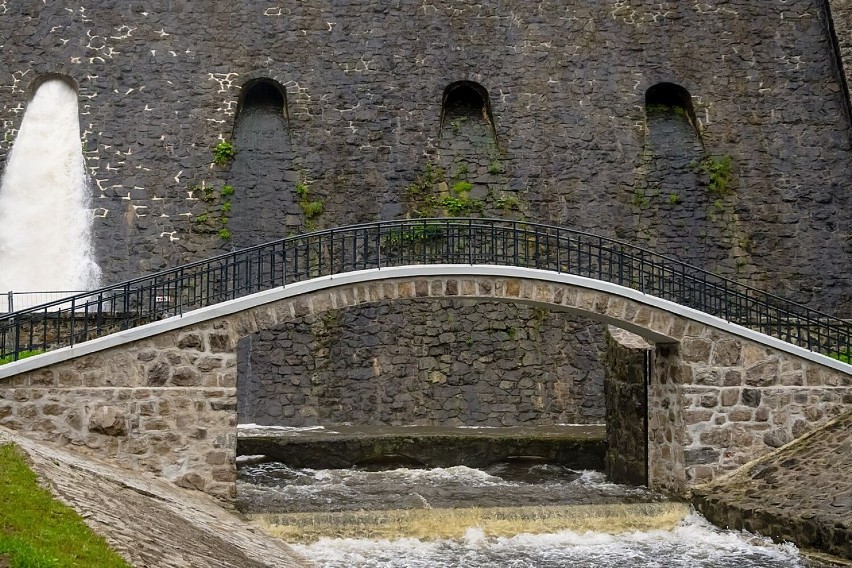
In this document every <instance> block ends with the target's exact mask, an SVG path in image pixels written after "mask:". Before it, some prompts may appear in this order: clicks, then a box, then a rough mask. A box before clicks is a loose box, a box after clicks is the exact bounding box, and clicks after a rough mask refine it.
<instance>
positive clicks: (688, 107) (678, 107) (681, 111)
mask: <svg viewBox="0 0 852 568" xmlns="http://www.w3.org/2000/svg"><path fill="white" fill-rule="evenodd" d="M645 115H646V117H647V119H648V122H649V124H650V122H651V121H652V120H655V119H657V118H665V117H669V118H673V119H677V120H679V121H682V122H686V123H687V124H688V125H689V126H690V127H691V128H692V130H693V133H694V134H695V135H696V136H697V135H698V129H697V124H698V122H697V121H696V120H695V109H694V108H693V106H692V96H691V95H690V94H689V91H687V90H686V89H684V88H683V87H681V86H680V85H676V84H675V83H657V84H656V85H653V86H651V87H650V88H649V89H648V90H647V91H645Z"/></svg>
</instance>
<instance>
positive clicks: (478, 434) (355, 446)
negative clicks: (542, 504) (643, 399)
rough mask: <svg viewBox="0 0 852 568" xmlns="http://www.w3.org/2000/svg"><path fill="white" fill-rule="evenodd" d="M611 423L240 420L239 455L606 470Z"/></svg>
mask: <svg viewBox="0 0 852 568" xmlns="http://www.w3.org/2000/svg"><path fill="white" fill-rule="evenodd" d="M605 438H606V426H603V425H582V426H575V425H570V426H536V427H509V428H465V427H435V426H412V427H391V426H379V427H369V426H333V427H328V428H321V427H317V428H278V429H275V428H270V427H256V428H255V427H245V426H241V428H240V429H239V434H238V438H237V455H239V456H247V455H263V456H266V457H267V459H269V460H270V461H277V462H281V463H283V464H285V465H287V466H290V467H297V468H315V469H329V468H348V467H353V466H365V465H370V464H382V463H398V464H400V465H406V466H422V467H451V466H457V465H464V466H468V467H483V466H488V465H491V464H494V463H498V462H505V461H510V460H514V459H520V458H523V459H539V460H541V461H543V462H547V463H552V464H559V465H563V466H566V467H570V468H573V469H592V470H602V469H603V468H604V457H605V454H606V442H605Z"/></svg>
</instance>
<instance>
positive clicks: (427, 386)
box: [237, 298, 652, 484]
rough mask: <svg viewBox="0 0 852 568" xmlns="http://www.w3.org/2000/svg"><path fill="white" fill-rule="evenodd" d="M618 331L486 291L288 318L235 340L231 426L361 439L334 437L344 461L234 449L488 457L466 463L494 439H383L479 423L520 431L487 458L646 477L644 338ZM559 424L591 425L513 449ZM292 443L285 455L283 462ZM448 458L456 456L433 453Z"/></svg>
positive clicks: (364, 456)
mask: <svg viewBox="0 0 852 568" xmlns="http://www.w3.org/2000/svg"><path fill="white" fill-rule="evenodd" d="M625 333H627V332H622V331H621V330H618V332H616V331H615V330H614V329H613V330H610V329H608V327H607V326H606V325H605V324H603V323H601V322H598V321H595V320H594V319H591V318H589V317H588V314H585V315H582V316H578V315H577V314H572V313H569V312H567V311H565V310H560V309H558V308H556V307H554V306H545V305H542V304H533V303H528V302H523V301H504V300H498V301H493V300H486V299H480V300H472V299H465V300H458V299H452V298H446V299H440V300H430V299H399V298H398V299H394V300H389V301H383V302H370V303H365V304H358V305H355V306H351V307H348V308H345V309H335V308H333V309H328V310H325V311H322V312H317V313H310V314H306V315H303V316H301V317H297V318H293V319H291V320H289V321H287V322H283V323H280V324H278V325H275V326H272V327H269V328H267V329H264V330H262V331H258V332H256V333H253V334H251V335H248V336H246V337H243V338H242V339H241V340H240V342H239V346H238V349H237V353H238V361H237V367H238V368H237V371H238V374H237V393H238V399H239V400H238V407H237V408H238V419H239V423H240V424H257V425H263V426H279V427H286V428H302V429H305V428H307V429H310V428H318V427H322V428H325V429H327V430H331V431H335V432H338V433H340V432H343V433H344V434H345V433H346V432H349V431H350V430H352V431H353V432H361V433H362V435H363V436H364V440H362V442H361V443H360V444H355V447H352V446H350V445H346V444H344V445H343V447H344V448H346V449H345V450H341V451H340V452H339V453H338V454H337V456H338V457H337V458H336V459H341V460H342V459H343V458H341V457H340V456H343V455H347V456H350V457H349V458H348V459H349V460H350V461H349V462H346V461H326V460H328V459H329V458H327V457H326V454H328V453H329V452H328V451H327V449H321V448H320V446H315V445H313V444H314V443H315V442H313V441H312V442H311V444H312V445H311V446H310V447H308V446H300V448H302V449H300V450H296V449H295V448H293V449H292V450H286V449H284V448H279V449H275V450H270V448H269V446H266V447H265V448H263V449H261V448H259V447H258V446H256V445H254V444H256V442H255V441H252V440H250V439H241V447H240V448H239V453H245V454H256V453H265V454H267V455H270V454H272V455H276V456H278V458H280V461H285V462H289V463H290V465H292V466H293V467H314V468H316V467H320V468H322V467H334V468H337V467H351V466H365V465H366V464H369V463H376V464H378V463H382V462H387V463H398V464H402V463H405V462H406V461H408V462H410V463H412V464H415V465H416V464H421V465H428V466H430V467H448V466H451V465H468V466H471V467H484V466H485V465H489V464H486V463H480V462H477V461H475V460H477V459H479V457H478V456H479V455H481V454H490V455H492V456H500V455H502V454H500V452H501V451H504V450H505V448H503V447H502V446H501V443H502V442H494V445H493V447H492V448H490V449H489V448H488V442H483V441H475V440H474V441H468V442H466V443H467V444H468V445H469V446H470V447H463V443H462V442H459V441H458V440H455V441H448V442H446V443H447V444H450V446H448V447H452V448H453V449H452V451H450V450H447V449H446V448H445V449H444V450H443V451H441V452H438V454H439V455H436V454H435V452H433V451H432V450H431V449H430V448H428V447H417V444H408V445H404V446H401V447H396V446H394V445H393V443H391V442H388V439H389V438H388V437H389V436H392V435H393V433H394V432H396V433H398V432H399V431H400V430H399V428H400V427H405V428H406V429H405V432H407V434H406V435H407V436H409V438H413V437H415V436H417V435H420V434H415V432H417V431H418V430H417V429H418V428H420V429H429V431H430V432H431V433H432V434H435V429H438V430H439V431H440V432H444V433H450V432H453V428H474V429H475V430H476V429H479V428H487V429H490V430H489V431H490V432H492V433H494V434H495V436H498V437H499V435H503V434H501V433H502V432H513V434H512V435H518V433H523V434H524V435H525V436H526V438H525V439H527V440H528V442H527V446H524V445H523V444H520V443H519V444H516V446H517V447H516V448H514V449H512V450H508V453H507V454H506V455H503V456H502V458H500V459H498V458H497V457H494V459H495V461H502V459H506V460H517V459H521V458H524V459H527V458H535V459H540V460H543V461H545V462H547V461H552V462H553V463H563V465H565V464H566V463H571V464H573V465H574V467H579V466H577V464H582V469H600V470H604V469H606V470H608V471H611V472H612V473H611V476H614V478H615V479H616V480H618V481H619V482H632V483H636V484H646V483H647V437H646V436H647V402H646V397H647V393H646V390H645V387H646V384H647V377H646V376H645V375H644V374H642V373H644V372H645V371H647V370H648V365H647V359H646V358H647V357H650V355H649V349H652V347H650V346H649V345H648V344H646V343H643V342H641V340H639V342H640V343H641V347H639V348H636V347H635V346H631V345H629V344H625V343H624V342H623V340H622V337H623V336H624V334H625ZM634 339H637V340H638V338H635V336H634ZM626 354H629V355H630V358H629V363H626V362H625V361H627V359H626V358H625V357H626ZM616 361H618V362H617V363H616ZM626 396H629V397H630V398H629V399H627V398H624V399H623V400H622V399H620V398H619V397H626ZM622 420H628V421H629V422H630V423H629V424H626V423H625V424H621V423H620V421H622ZM566 424H572V425H581V424H585V425H586V426H587V428H591V429H592V430H593V431H594V432H598V434H594V436H599V438H597V439H598V440H599V442H598V444H599V445H590V446H588V447H587V448H585V449H584V450H580V451H587V452H588V455H585V456H582V457H578V456H576V455H573V454H571V455H570V456H569V455H568V454H553V453H551V454H548V453H547V452H548V451H550V450H552V449H553V447H552V446H547V447H545V446H544V445H542V446H538V447H535V449H533V450H530V451H522V450H519V449H518V447H522V446H523V447H534V446H535V444H537V443H540V440H541V439H545V438H546V437H547V436H552V435H566V436H567V434H566V432H567V431H568V430H570V428H565V427H560V425H566ZM604 425H605V426H604ZM412 428H414V429H413V430H412ZM475 430H474V431H475ZM470 431H471V430H467V432H470ZM455 432H456V433H458V432H465V430H455ZM560 432H561V433H560ZM379 434H381V436H382V437H383V438H382V440H383V441H382V442H381V444H379V445H374V444H373V442H371V438H370V436H373V435H377V436H378V435H379ZM448 435H449V434H448ZM505 435H508V434H505ZM604 437H605V438H604ZM604 439H606V440H607V442H606V443H605V442H604ZM288 443H289V442H288ZM335 443H337V442H335ZM371 444H373V445H371ZM607 444H608V445H609V446H610V447H612V448H613V450H612V451H611V452H609V454H611V455H608V454H607V452H606V450H605V447H606V445H607ZM335 447H339V446H335ZM376 448H379V449H378V450H377V449H376ZM335 451H337V450H335ZM377 452H378V453H377ZM536 452H540V453H538V454H536ZM294 453H298V454H300V457H299V458H298V460H299V461H291V460H295V459H296V458H294V457H293V456H292V454H294ZM453 453H455V454H456V455H455V456H452V455H450V454H453ZM453 459H456V460H458V463H453V462H452V461H441V460H453ZM311 460H317V461H311ZM470 460H473V461H470ZM560 460H566V461H562V462H560ZM570 460H574V461H570ZM275 461H278V459H276V460H275ZM569 467H570V466H569Z"/></svg>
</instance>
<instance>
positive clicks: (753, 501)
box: [693, 413, 852, 559]
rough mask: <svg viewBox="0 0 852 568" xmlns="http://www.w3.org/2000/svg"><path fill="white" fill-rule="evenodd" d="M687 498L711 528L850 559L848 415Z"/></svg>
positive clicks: (851, 426)
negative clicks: (756, 535)
mask: <svg viewBox="0 0 852 568" xmlns="http://www.w3.org/2000/svg"><path fill="white" fill-rule="evenodd" d="M693 494H694V499H693V503H694V504H695V505H696V507H697V508H698V509H699V510H700V511H701V512H702V513H703V514H704V515H705V516H707V518H709V519H710V520H712V521H713V522H715V523H716V524H719V525H722V526H727V527H730V528H732V529H745V530H748V531H751V532H756V533H760V534H765V535H768V536H771V537H773V538H775V539H777V540H779V541H789V542H793V543H795V544H797V545H798V546H801V547H805V548H812V549H818V550H822V551H825V552H829V553H831V554H835V555H838V556H842V557H845V558H848V559H852V499H850V496H852V413H847V414H845V415H844V416H842V417H840V418H837V419H835V420H833V421H831V422H830V423H829V424H827V425H825V426H823V427H821V428H819V429H817V430H815V431H813V432H811V433H810V434H809V435H807V436H804V437H803V438H802V439H801V440H797V441H796V442H795V443H793V444H791V445H790V446H788V447H785V448H782V449H780V450H778V451H776V452H773V453H771V454H769V455H767V456H765V457H763V458H761V459H760V460H757V461H756V462H754V463H751V464H749V465H748V466H747V467H745V468H743V469H741V470H740V471H738V472H737V473H736V474H734V475H733V476H731V477H730V478H728V479H725V480H723V481H721V482H716V483H710V484H708V485H706V486H701V487H697V488H694V490H693Z"/></svg>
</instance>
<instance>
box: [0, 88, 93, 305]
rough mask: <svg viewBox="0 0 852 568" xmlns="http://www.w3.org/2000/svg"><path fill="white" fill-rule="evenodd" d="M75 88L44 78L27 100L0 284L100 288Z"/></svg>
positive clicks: (8, 180)
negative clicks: (98, 286)
mask: <svg viewBox="0 0 852 568" xmlns="http://www.w3.org/2000/svg"><path fill="white" fill-rule="evenodd" d="M89 201H90V191H89V187H88V183H87V176H86V172H85V163H84V160H83V152H82V145H81V142H80V123H79V118H78V110H77V93H76V92H75V91H74V89H73V88H71V87H70V86H69V85H68V84H66V83H65V82H64V81H61V80H58V79H57V80H49V81H46V82H45V83H44V84H42V85H41V86H40V87H39V88H38V90H37V91H36V93H35V96H34V97H33V99H32V100H31V101H30V103H29V105H27V110H26V113H25V114H24V119H23V121H22V123H21V128H20V130H19V132H18V136H17V138H16V139H15V143H14V146H13V148H12V151H11V153H10V154H9V157H8V161H7V163H6V169H5V172H4V174H3V180H2V184H0V262H2V271H0V291H7V290H13V291H19V292H32V291H46V290H62V291H78V290H89V289H92V288H95V287H97V285H98V280H99V278H100V269H99V268H98V266H97V264H96V263H95V261H94V254H93V251H92V245H91V233H92V220H93V219H92V213H91V211H90V209H89V207H90V203H89Z"/></svg>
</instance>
